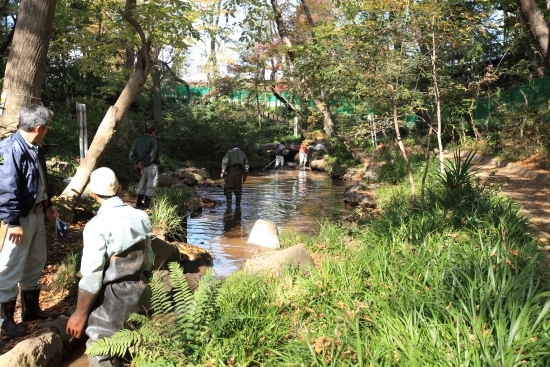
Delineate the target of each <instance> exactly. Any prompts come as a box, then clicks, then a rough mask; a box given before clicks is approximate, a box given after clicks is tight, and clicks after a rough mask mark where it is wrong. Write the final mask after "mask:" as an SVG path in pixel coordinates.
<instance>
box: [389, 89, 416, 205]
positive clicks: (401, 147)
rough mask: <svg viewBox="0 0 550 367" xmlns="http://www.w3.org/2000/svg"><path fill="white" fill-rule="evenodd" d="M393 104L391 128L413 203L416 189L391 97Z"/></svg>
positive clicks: (395, 108)
mask: <svg viewBox="0 0 550 367" xmlns="http://www.w3.org/2000/svg"><path fill="white" fill-rule="evenodd" d="M392 104H393V128H394V129H395V140H396V142H397V145H398V146H399V150H400V151H401V155H402V156H403V159H404V160H405V166H406V167H407V173H408V175H409V184H410V186H411V201H412V202H413V203H414V202H415V201H416V189H415V187H414V178H413V174H412V171H411V164H410V163H409V157H408V156H407V151H406V150H405V145H404V144H403V140H402V139H401V133H400V132H399V119H398V118H397V103H396V101H395V98H393V97H392Z"/></svg>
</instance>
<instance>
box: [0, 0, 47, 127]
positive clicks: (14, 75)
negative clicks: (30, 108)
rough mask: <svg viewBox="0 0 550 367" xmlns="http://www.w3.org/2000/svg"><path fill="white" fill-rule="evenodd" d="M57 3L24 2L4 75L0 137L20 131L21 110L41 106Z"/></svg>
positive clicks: (27, 0) (41, 0)
mask: <svg viewBox="0 0 550 367" xmlns="http://www.w3.org/2000/svg"><path fill="white" fill-rule="evenodd" d="M56 2H57V0H22V1H21V6H20V7H19V14H18V16H17V25H16V27H15V32H14V34H13V40H12V46H11V50H10V54H9V57H8V62H7V64H6V71H5V74H4V86H3V89H2V97H4V98H5V104H4V111H3V113H2V116H0V135H3V136H5V135H8V134H10V133H12V132H13V131H15V130H16V129H17V122H18V117H19V110H20V109H21V107H23V106H27V105H29V104H34V103H37V104H40V103H41V102H40V100H41V96H42V93H41V91H42V82H43V79H44V69H45V67H46V56H47V54H48V47H49V45H50V36H51V33H52V27H53V16H54V12H55V5H56Z"/></svg>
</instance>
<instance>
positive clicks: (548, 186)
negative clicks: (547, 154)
mask: <svg viewBox="0 0 550 367" xmlns="http://www.w3.org/2000/svg"><path fill="white" fill-rule="evenodd" d="M541 165H542V166H547V165H546V164H541V162H540V160H536V161H533V160H531V161H524V162H517V163H509V162H506V161H503V160H502V159H498V158H496V159H495V158H489V157H482V158H481V159H480V161H479V164H478V166H477V169H478V170H479V173H478V174H477V176H478V177H479V178H480V179H481V180H482V182H487V183H490V184H494V185H495V186H497V187H499V188H500V189H501V191H502V193H503V194H504V195H506V196H507V197H508V198H510V199H511V200H512V201H514V202H515V203H517V204H519V205H520V206H521V208H522V209H521V213H522V214H524V215H525V216H526V217H527V218H528V219H529V220H530V222H531V224H532V225H533V227H535V228H536V229H537V230H538V231H539V232H540V236H539V239H540V241H541V244H542V245H543V246H544V247H545V249H546V250H550V170H546V169H540V168H539V167H540V166H541Z"/></svg>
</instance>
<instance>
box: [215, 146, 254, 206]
mask: <svg viewBox="0 0 550 367" xmlns="http://www.w3.org/2000/svg"><path fill="white" fill-rule="evenodd" d="M247 175H248V158H246V154H244V153H243V152H242V151H241V150H240V148H239V144H235V145H233V149H231V150H229V151H228V152H227V153H226V154H225V156H224V157H223V160H222V172H221V175H220V177H222V178H225V185H224V188H223V194H224V195H225V198H226V202H227V206H228V207H231V204H232V197H233V193H235V200H236V202H235V205H236V207H237V208H240V206H241V198H242V195H243V183H244V182H245V181H246V176H247Z"/></svg>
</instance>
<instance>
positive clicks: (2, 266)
mask: <svg viewBox="0 0 550 367" xmlns="http://www.w3.org/2000/svg"><path fill="white" fill-rule="evenodd" d="M52 117H53V112H52V111H51V110H49V109H48V108H46V107H44V106H40V105H36V104H34V105H30V106H26V107H23V108H21V111H20V112H19V125H18V126H17V131H16V132H15V133H14V134H13V135H11V136H9V137H8V138H6V139H4V140H2V141H0V177H2V179H1V180H0V220H1V225H2V227H3V229H4V230H5V231H0V234H5V235H3V236H2V238H0V248H1V250H0V332H1V333H3V334H5V335H7V336H9V337H11V338H17V337H21V336H24V335H26V334H27V331H26V330H25V329H24V328H23V327H21V326H20V325H17V324H16V323H15V321H14V319H13V314H14V311H15V303H16V300H17V295H18V293H19V290H21V307H22V310H21V320H22V321H31V320H39V319H47V318H50V317H52V318H53V317H56V315H55V314H53V313H49V312H44V311H42V309H40V307H39V305H38V301H39V295H40V285H39V283H38V282H39V280H40V278H41V277H42V270H43V269H44V265H45V264H46V255H47V253H46V229H45V226H44V217H45V216H47V217H48V218H49V219H56V218H57V210H56V208H55V207H54V206H53V204H52V202H51V196H50V193H49V186H48V177H47V175H46V174H47V169H46V158H45V157H44V152H43V150H42V149H41V148H40V145H39V144H40V143H41V142H42V140H43V139H44V137H45V136H46V134H47V133H48V131H49V130H50V124H51V120H52Z"/></svg>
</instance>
